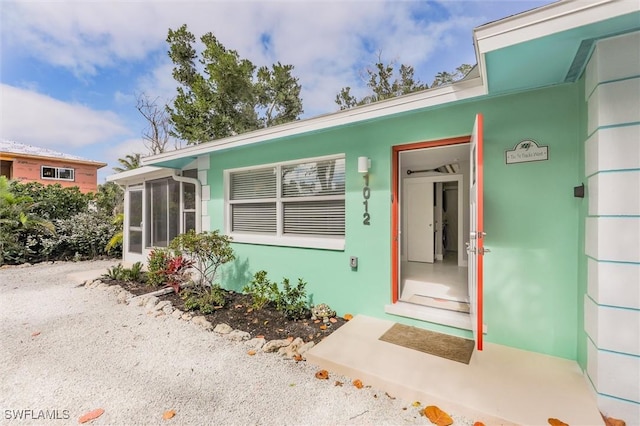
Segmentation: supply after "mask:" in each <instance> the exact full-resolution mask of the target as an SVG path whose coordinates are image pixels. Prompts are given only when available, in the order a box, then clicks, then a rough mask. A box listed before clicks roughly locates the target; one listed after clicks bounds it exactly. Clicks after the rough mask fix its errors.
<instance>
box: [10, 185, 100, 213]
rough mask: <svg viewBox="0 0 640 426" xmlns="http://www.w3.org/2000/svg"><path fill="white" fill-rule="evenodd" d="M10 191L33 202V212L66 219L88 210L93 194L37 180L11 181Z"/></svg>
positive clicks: (74, 187) (75, 187)
mask: <svg viewBox="0 0 640 426" xmlns="http://www.w3.org/2000/svg"><path fill="white" fill-rule="evenodd" d="M11 192H12V193H13V194H15V195H16V196H18V197H20V196H26V197H29V198H31V200H33V202H34V203H35V208H34V211H33V213H34V214H37V215H38V216H40V217H42V218H44V219H48V220H51V221H53V220H56V219H66V218H69V217H72V216H74V215H76V214H78V213H85V212H87V211H89V201H91V200H93V198H94V196H93V194H83V193H82V192H80V189H79V188H78V187H77V186H73V187H66V188H63V187H62V185H60V184H59V183H56V184H53V185H43V184H41V183H39V182H27V183H20V182H18V181H12V182H11Z"/></svg>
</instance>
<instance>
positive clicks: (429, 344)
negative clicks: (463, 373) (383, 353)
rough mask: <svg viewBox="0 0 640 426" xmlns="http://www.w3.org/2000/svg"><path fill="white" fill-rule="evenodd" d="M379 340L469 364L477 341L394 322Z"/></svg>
mask: <svg viewBox="0 0 640 426" xmlns="http://www.w3.org/2000/svg"><path fill="white" fill-rule="evenodd" d="M378 340H382V341H383V342H388V343H393V344H394V345H398V346H402V347H405V348H409V349H414V350H416V351H420V352H424V353H428V354H431V355H435V356H439V357H441V358H446V359H450V360H452V361H458V362H461V363H463V364H469V360H471V354H472V353H473V348H474V346H475V342H474V341H473V340H469V339H463V338H462V337H456V336H450V335H448V334H442V333H436V332H435V331H429V330H423V329H421V328H417V327H411V326H408V325H403V324H394V325H393V326H392V327H391V328H390V329H389V330H387V331H386V332H385V333H384V334H383V335H382V336H380V338H379V339H378Z"/></svg>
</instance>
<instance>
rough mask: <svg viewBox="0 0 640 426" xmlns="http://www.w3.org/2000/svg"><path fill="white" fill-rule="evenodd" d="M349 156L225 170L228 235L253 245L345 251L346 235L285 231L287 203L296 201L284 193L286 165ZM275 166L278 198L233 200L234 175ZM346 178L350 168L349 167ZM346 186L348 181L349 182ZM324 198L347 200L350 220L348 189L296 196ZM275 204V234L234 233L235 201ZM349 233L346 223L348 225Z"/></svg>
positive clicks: (332, 157) (225, 217)
mask: <svg viewBox="0 0 640 426" xmlns="http://www.w3.org/2000/svg"><path fill="white" fill-rule="evenodd" d="M337 159H345V160H346V158H345V154H336V155H327V156H323V157H312V158H301V159H297V160H293V161H283V162H278V163H270V164H259V165H255V166H250V167H241V168H236V169H228V170H225V171H224V206H225V208H224V226H225V234H227V235H229V236H230V237H232V238H233V241H234V242H237V243H249V244H263V245H272V246H286V247H305V248H317V249H325V250H344V247H345V236H320V235H318V236H313V235H295V234H294V235H292V234H284V233H283V219H284V209H283V204H284V203H285V202H286V201H294V200H293V199H292V198H286V197H283V196H282V167H283V166H287V165H291V164H301V163H313V162H318V161H326V160H337ZM270 167H273V168H275V169H276V197H275V198H260V199H251V200H238V201H232V200H230V192H231V174H232V173H235V172H241V171H246V170H257V169H266V168H270ZM345 179H346V170H345ZM345 187H346V182H345ZM322 200H345V219H346V209H347V206H346V188H345V194H342V195H325V196H311V197H295V201H300V202H303V201H322ZM256 202H260V203H262V202H264V203H275V204H276V221H277V224H276V233H275V234H269V235H267V234H265V235H262V234H247V233H240V232H232V226H231V225H232V224H231V216H232V215H231V208H232V206H233V205H234V204H243V203H256ZM345 234H346V224H345Z"/></svg>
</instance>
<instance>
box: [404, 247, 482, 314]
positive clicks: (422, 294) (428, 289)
mask: <svg viewBox="0 0 640 426" xmlns="http://www.w3.org/2000/svg"><path fill="white" fill-rule="evenodd" d="M457 259H458V255H457V252H447V253H446V254H445V256H444V259H443V260H441V261H436V262H434V263H422V262H402V264H401V265H400V300H401V301H403V302H408V303H414V304H417V305H422V306H429V307H434V308H439V309H447V310H453V311H458V312H465V313H468V312H469V290H468V287H467V268H466V267H460V266H458V262H457Z"/></svg>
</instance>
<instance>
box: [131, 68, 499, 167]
mask: <svg viewBox="0 0 640 426" xmlns="http://www.w3.org/2000/svg"><path fill="white" fill-rule="evenodd" d="M486 93H487V92H486V88H485V87H484V85H483V83H482V78H481V77H476V78H471V79H466V80H462V81H459V82H457V83H454V84H451V85H448V86H443V87H438V88H435V89H430V90H425V91H422V92H417V93H412V94H408V95H404V96H399V97H396V98H393V99H389V100H385V101H380V102H376V103H373V104H369V105H364V106H361V107H356V108H352V109H348V110H344V111H338V112H335V113H331V114H325V115H321V116H318V117H313V118H309V119H305V120H299V121H293V122H291V123H287V124H283V125H279V126H274V127H268V128H265V129H260V130H256V131H253V132H249V133H243V134H241V135H237V136H231V137H228V138H224V139H220V140H216V141H212V142H207V143H203V144H200V145H194V146H189V147H186V148H182V149H180V150H176V151H171V152H165V153H162V154H158V155H154V156H151V157H146V158H143V159H142V164H144V165H153V164H159V163H164V162H168V161H172V160H178V159H182V158H185V157H198V156H200V155H204V154H209V153H212V152H216V151H220V150H223V149H230V148H236V147H240V146H244V145H250V144H254V143H260V142H266V141H269V140H274V139H278V138H283V137H287V136H294V135H299V134H303V133H308V132H314V131H319V130H324V129H329V128H332V127H337V126H342V125H347V124H353V123H358V122H362V121H367V120H373V119H376V118H381V117H386V116H389V115H393V114H400V113H404V112H410V111H415V110H419V109H423V108H429V107H433V106H438V105H444V104H447V103H451V102H457V101H461V100H464V99H471V98H475V97H478V96H482V95H485V94H486Z"/></svg>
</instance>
